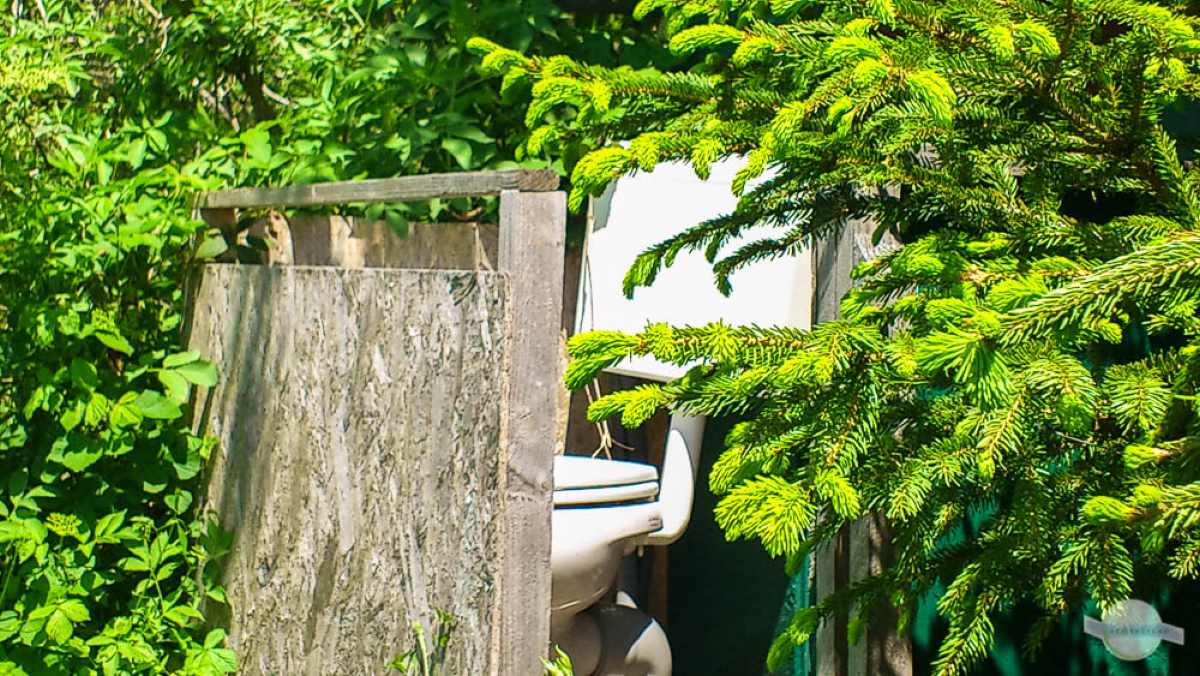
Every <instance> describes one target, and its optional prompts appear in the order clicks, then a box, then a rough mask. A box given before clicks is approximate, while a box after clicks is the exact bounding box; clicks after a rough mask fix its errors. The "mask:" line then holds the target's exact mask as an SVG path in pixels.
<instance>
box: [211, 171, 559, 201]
mask: <svg viewBox="0 0 1200 676" xmlns="http://www.w3.org/2000/svg"><path fill="white" fill-rule="evenodd" d="M558 183H559V178H558V174H556V173H555V172H553V171H550V170H526V169H518V170H513V171H468V172H459V173H454V174H426V175H424V176H399V177H396V178H376V179H370V180H365V181H335V182H330V183H311V184H307V185H292V186H285V187H279V188H234V189H231V190H218V191H216V192H210V193H205V194H204V195H201V196H200V199H199V201H198V203H197V206H198V207H199V208H201V209H228V208H237V209H259V208H266V207H274V208H283V207H309V206H320V205H328V204H347V203H351V202H354V203H364V204H369V203H375V202H415V201H422V200H430V199H439V198H440V199H449V198H454V197H483V196H487V195H498V194H500V193H501V192H502V191H505V190H523V191H527V192H548V191H553V190H556V189H557V188H558Z"/></svg>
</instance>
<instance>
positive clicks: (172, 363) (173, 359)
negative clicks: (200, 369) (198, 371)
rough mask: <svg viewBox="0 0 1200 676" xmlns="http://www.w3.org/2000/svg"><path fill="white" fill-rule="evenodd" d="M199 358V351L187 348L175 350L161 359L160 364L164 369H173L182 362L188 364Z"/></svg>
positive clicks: (181, 364)
mask: <svg viewBox="0 0 1200 676" xmlns="http://www.w3.org/2000/svg"><path fill="white" fill-rule="evenodd" d="M199 358H200V353H199V352H197V351H195V350H189V351H187V352H176V353H175V354H172V355H167V356H166V357H165V358H164V359H163V362H162V365H163V368H165V369H173V368H175V367H177V366H183V365H184V364H190V363H192V362H194V361H196V360H197V359H199Z"/></svg>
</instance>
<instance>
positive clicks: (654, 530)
mask: <svg viewBox="0 0 1200 676" xmlns="http://www.w3.org/2000/svg"><path fill="white" fill-rule="evenodd" d="M741 165H742V161H741V160H738V159H731V160H726V161H724V162H720V163H718V164H716V165H714V166H713V169H712V175H711V176H710V178H709V180H708V181H701V180H700V179H698V178H696V176H695V174H694V173H693V172H692V170H691V168H690V167H687V166H685V165H682V164H675V163H670V164H664V165H660V166H659V167H658V168H657V169H656V170H655V171H653V172H650V173H643V174H637V175H634V176H631V177H627V178H623V179H621V180H619V181H617V182H616V183H615V184H614V186H613V187H612V188H610V190H609V191H608V192H607V193H606V194H605V196H604V197H602V198H600V199H598V200H597V201H596V202H595V203H594V204H593V209H592V219H591V223H590V224H589V231H588V235H587V236H588V245H587V255H586V257H585V259H584V269H583V271H582V272H583V274H582V276H581V282H580V298H579V304H578V307H579V308H580V312H579V316H578V317H577V318H576V319H577V321H576V329H577V330H578V331H588V330H599V329H605V330H617V331H625V332H630V333H632V332H637V331H640V330H642V329H643V328H644V327H645V325H646V323H647V322H648V321H662V322H668V323H670V324H674V325H677V326H685V325H691V326H697V325H703V324H707V323H709V322H713V321H718V320H720V321H724V322H726V323H727V324H731V325H742V324H758V325H760V326H771V325H775V326H804V327H806V326H808V320H809V308H810V307H811V288H812V287H811V282H812V273H811V267H810V263H809V258H808V256H797V257H796V258H789V259H779V260H777V261H772V262H769V263H763V264H758V265H756V266H754V267H752V268H749V269H747V270H745V271H744V272H742V273H739V274H738V275H735V277H734V279H733V282H734V293H733V294H732V295H731V296H729V297H725V296H721V295H720V294H719V293H717V292H716V290H715V289H714V285H713V282H712V272H711V268H710V267H709V265H708V263H707V262H706V261H704V259H703V258H702V257H701V256H699V255H695V256H687V255H681V256H679V257H678V259H677V260H676V263H675V265H674V266H672V267H671V268H669V269H667V270H664V271H663V273H662V274H660V276H659V281H658V282H657V283H656V284H655V285H654V286H652V287H650V288H648V289H640V290H638V292H637V295H636V296H635V298H634V299H632V300H630V299H626V298H625V297H624V295H623V294H622V292H621V279H622V277H623V276H624V274H625V271H626V270H628V269H629V266H630V265H631V264H632V262H633V258H634V257H635V256H636V255H637V254H638V253H640V252H641V251H643V250H644V249H645V248H646V247H648V246H650V245H652V244H655V243H657V242H659V241H661V240H663V239H666V238H667V237H669V236H670V235H672V234H674V233H676V232H679V231H680V230H683V229H684V228H686V227H689V226H691V225H695V224H697V223H700V222H702V221H704V220H707V219H709V218H713V217H715V216H718V215H721V214H724V213H728V212H730V211H732V210H733V208H734V206H735V205H736V198H735V197H734V196H733V195H732V193H731V191H730V185H731V182H732V180H733V176H734V174H735V173H736V172H737V170H738V168H740V166H741ZM750 236H751V237H753V233H751V235H750ZM736 245H737V242H734V243H733V246H736ZM768 300H769V302H764V301H768ZM684 371H685V368H683V367H679V366H675V365H670V364H663V363H661V362H658V361H656V360H654V359H651V358H646V357H639V358H636V359H631V360H628V361H626V362H623V363H621V364H618V365H617V366H616V367H614V368H613V369H611V372H613V373H619V374H623V375H631V376H636V377H641V378H649V379H652V380H658V381H667V380H671V379H673V378H676V377H678V376H680V375H682V374H683V373H684ZM703 435H704V419H703V418H702V417H695V416H687V415H682V414H675V415H673V416H671V422H670V427H669V432H668V436H667V442H666V449H665V451H664V453H663V467H662V475H661V477H660V476H659V471H658V469H657V468H656V467H654V466H653V465H648V464H643V463H637V462H625V461H620V460H607V459H601V458H593V457H588V456H578V455H564V456H558V457H556V458H555V462H554V512H553V516H552V519H551V526H552V529H553V531H552V536H551V540H552V543H551V557H550V558H551V562H550V563H551V577H552V586H553V588H552V592H551V603H552V609H551V636H550V639H551V642H552V643H553V644H554V645H557V646H558V647H560V648H561V649H563V650H564V651H565V652H566V653H567V654H568V655H569V656H570V657H571V661H572V663H573V665H574V669H575V675H576V676H670V674H671V648H670V645H669V644H668V642H667V637H666V635H665V633H664V632H663V630H662V628H661V627H660V626H659V625H658V624H657V623H656V622H654V620H653V619H651V618H650V617H649V616H647V615H646V614H644V613H642V612H641V611H640V610H638V609H637V608H636V607H635V606H634V604H633V601H632V599H630V598H629V597H628V596H627V595H625V594H614V593H612V592H613V586H614V585H615V583H616V580H617V572H618V569H619V568H620V566H621V560H622V559H623V558H624V557H625V556H627V555H628V554H630V553H632V552H633V551H635V550H636V549H637V548H638V547H640V546H643V545H667V544H670V543H672V542H674V541H676V540H678V539H679V538H680V536H682V535H683V532H684V530H685V529H686V528H687V525H688V521H689V520H690V518H691V511H692V497H693V495H694V492H695V482H696V472H697V468H698V467H699V454H700V448H701V442H702V441H703ZM569 450H583V449H569ZM588 450H591V449H588ZM614 599H615V602H614Z"/></svg>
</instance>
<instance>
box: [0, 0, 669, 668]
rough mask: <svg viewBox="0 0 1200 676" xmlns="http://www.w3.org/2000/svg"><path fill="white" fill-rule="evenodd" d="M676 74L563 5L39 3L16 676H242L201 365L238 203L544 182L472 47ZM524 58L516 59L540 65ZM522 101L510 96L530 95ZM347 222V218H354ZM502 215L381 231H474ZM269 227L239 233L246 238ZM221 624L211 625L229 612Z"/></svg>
mask: <svg viewBox="0 0 1200 676" xmlns="http://www.w3.org/2000/svg"><path fill="white" fill-rule="evenodd" d="M477 33H484V34H486V35H489V36H491V37H492V38H494V39H497V40H503V41H504V42H505V43H506V44H510V45H514V46H516V47H517V48H518V49H520V50H523V51H527V52H529V53H533V54H537V53H542V52H545V51H546V50H554V51H559V50H563V49H570V50H571V51H572V53H573V54H575V55H576V56H579V57H586V58H588V59H592V60H600V61H604V60H607V61H609V62H610V63H614V64H615V63H616V62H617V59H618V55H617V51H616V50H617V48H618V46H619V47H620V49H621V52H620V58H621V59H624V60H626V61H630V62H634V63H640V64H642V65H648V64H651V63H663V62H665V61H664V59H667V58H669V55H668V52H667V50H666V48H665V47H662V48H649V47H647V46H646V45H644V43H643V42H642V41H639V40H638V39H637V38H638V32H637V30H636V29H631V28H630V27H629V24H628V23H627V22H625V21H623V20H621V18H620V17H608V16H604V15H595V16H587V17H578V18H577V17H573V16H570V15H568V14H566V13H565V12H563V11H562V10H560V9H559V8H558V7H557V6H555V5H554V4H553V3H552V2H551V1H550V0H520V1H519V2H509V3H495V2H482V1H481V0H450V1H444V0H334V1H333V2H324V1H323V2H315V1H313V0H197V1H196V2H183V1H180V0H147V1H141V2H115V3H92V2H79V1H77V0H30V1H28V2H27V1H25V0H20V1H18V2H16V3H13V4H12V5H11V7H9V6H6V10H5V13H4V15H3V17H0V57H2V58H0V123H2V124H3V126H4V128H5V134H4V135H3V136H0V672H3V673H29V674H67V675H71V676H76V675H80V674H106V675H107V674H132V673H147V672H155V673H160V672H169V673H181V674H223V673H232V672H233V671H234V670H235V669H236V659H235V658H234V656H233V654H232V653H231V652H229V651H228V650H227V649H226V648H225V647H224V643H225V635H224V632H222V631H221V630H219V629H212V628H211V627H210V626H209V624H210V623H211V621H213V620H214V619H215V617H219V616H220V615H219V614H218V615H216V616H214V615H213V614H212V613H211V612H210V611H211V610H212V609H213V607H214V606H219V605H220V604H223V603H224V602H225V596H224V593H223V591H222V590H221V588H220V586H219V585H217V584H216V582H217V580H218V579H219V577H218V571H217V570H216V568H215V562H216V560H217V559H218V558H219V557H220V556H221V554H223V553H224V551H225V550H226V549H227V547H228V546H229V544H230V541H229V538H228V537H227V536H226V535H224V534H222V533H221V532H220V531H219V530H217V529H216V528H215V526H213V525H212V524H209V523H207V522H206V520H205V516H204V515H203V514H201V513H199V511H198V507H199V506H200V505H201V504H203V499H202V498H203V496H202V495H200V494H199V492H200V490H201V487H202V486H203V482H202V478H203V470H204V466H205V461H206V460H207V459H208V457H209V455H210V454H211V453H212V451H213V443H212V440H210V439H207V438H204V437H202V436H196V435H193V434H192V433H191V431H190V429H189V425H188V424H187V420H186V418H187V417H188V416H187V415H186V412H187V411H188V403H189V397H190V395H191V393H192V392H193V390H194V388H196V387H210V386H212V385H213V384H215V382H216V379H217V377H218V373H217V369H216V366H215V365H214V364H212V363H210V362H208V361H206V360H205V359H204V358H203V355H199V354H195V353H189V352H182V351H181V350H182V349H183V339H184V334H185V333H186V325H185V324H186V322H185V319H184V317H183V314H182V309H183V307H184V306H185V305H186V301H187V293H188V292H189V289H190V286H189V277H188V276H189V274H190V271H192V270H193V269H194V264H195V263H196V262H198V261H199V260H203V259H209V258H212V257H214V256H216V255H219V254H220V253H221V252H222V251H224V249H225V248H226V246H227V244H226V243H225V241H224V239H223V238H222V237H221V236H219V234H217V233H215V232H206V231H205V230H204V228H203V225H202V224H201V223H200V222H199V221H197V220H195V219H194V218H193V217H192V214H191V206H190V200H191V199H192V197H193V196H194V195H195V194H196V193H199V192H202V191H204V190H210V189H214V188H218V187H222V186H239V185H265V184H281V183H296V182H310V181H323V180H333V179H357V178H372V177H383V176H391V175H397V174H416V173H424V172H437V171H456V170H461V169H483V168H506V167H513V166H516V161H522V163H523V164H524V165H525V166H546V165H547V164H548V163H546V162H544V161H542V160H538V159H532V160H528V161H524V160H521V158H514V144H513V139H516V140H519V139H520V138H522V137H523V133H521V130H522V129H523V127H522V117H523V111H521V110H519V109H518V108H519V107H517V106H512V105H506V99H505V98H502V97H501V95H500V94H498V93H497V92H496V91H495V88H494V87H492V86H491V84H490V83H489V82H486V81H485V80H484V79H483V78H481V77H480V76H479V75H478V74H477V73H476V72H475V71H474V69H473V67H472V66H473V63H474V58H475V57H474V56H473V55H471V54H469V53H468V52H466V50H465V42H466V40H467V38H468V37H469V36H471V35H474V34H477ZM522 58H523V57H522ZM514 86H515V83H514ZM351 208H353V206H352V207H351ZM488 208H491V207H490V205H488V204H472V203H467V202H452V203H446V202H438V201H433V202H430V203H428V204H424V205H411V206H404V205H381V206H378V207H375V208H373V209H370V210H367V215H368V216H371V217H381V218H386V219H388V220H389V222H391V223H392V224H393V225H394V226H395V227H397V228H401V229H402V228H403V227H404V224H405V223H406V222H407V220H409V219H413V218H421V219H435V218H443V219H444V218H477V217H479V216H481V215H485V214H484V212H483V210H486V209H488ZM259 215H260V214H244V215H243V216H245V218H244V219H243V222H248V221H249V220H250V219H251V218H253V217H255V216H259ZM220 612H221V611H220V610H219V609H218V613H220Z"/></svg>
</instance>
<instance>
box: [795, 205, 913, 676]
mask: <svg viewBox="0 0 1200 676" xmlns="http://www.w3.org/2000/svg"><path fill="white" fill-rule="evenodd" d="M875 225H876V224H875V222H874V221H872V220H869V219H856V220H851V221H849V222H847V223H846V224H845V225H844V227H842V228H841V229H840V230H839V231H838V232H837V234H834V235H830V236H829V237H826V238H824V239H822V240H820V241H818V242H817V244H816V246H815V247H814V267H813V275H814V277H815V279H814V282H815V283H814V285H813V289H814V293H813V324H814V325H815V324H817V323H819V322H827V321H833V320H835V319H837V318H838V317H839V316H840V315H841V313H840V308H839V305H840V302H841V299H842V297H843V296H844V295H845V294H846V292H847V291H849V290H850V289H851V288H852V286H853V282H852V280H851V279H850V272H851V270H853V269H854V266H856V265H858V264H859V263H862V262H863V261H867V260H870V259H872V258H875V257H876V256H878V255H880V254H882V253H884V252H886V251H888V250H890V249H893V248H895V247H896V246H898V244H897V243H896V242H895V240H894V239H892V238H891V237H890V236H887V237H885V239H884V241H882V242H880V244H879V245H875V244H873V243H872V235H873V233H874V230H875ZM890 535H891V533H890V530H889V528H888V524H887V518H886V517H884V516H883V515H882V514H878V513H871V514H867V515H865V516H863V517H862V518H860V519H859V520H858V521H856V522H855V523H853V524H851V525H850V526H849V527H848V528H843V529H842V531H841V532H840V533H838V535H837V537H836V538H835V540H834V542H833V544H832V545H831V546H829V547H826V548H824V549H822V550H820V551H818V552H817V554H816V556H815V566H814V568H813V569H814V571H815V576H816V587H817V598H818V599H823V598H824V597H826V596H828V595H829V594H830V593H832V592H833V591H834V590H835V589H838V588H841V587H844V586H846V585H848V584H851V583H853V582H855V581H856V580H860V579H862V578H865V577H867V576H869V575H876V574H878V573H879V572H881V571H882V570H883V567H884V566H885V565H887V564H888V563H889V556H890V549H891V548H890V541H889V540H890ZM847 619H848V618H846V617H844V616H843V617H837V618H835V620H834V622H832V623H823V624H822V625H821V627H820V628H819V629H818V631H817V635H816V653H817V654H816V660H815V663H816V667H817V669H816V673H817V675H818V676H867V675H869V676H912V646H911V643H910V641H909V640H908V637H907V636H902V635H900V634H899V633H898V632H897V631H896V629H895V622H896V613H895V612H894V611H891V612H879V613H876V614H875V615H874V616H872V619H873V620H874V621H876V623H877V624H876V626H874V627H872V628H870V629H868V630H867V632H866V635H865V636H864V637H863V638H862V639H860V640H859V642H858V643H857V644H856V645H849V643H848V632H847V625H846V622H847Z"/></svg>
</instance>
